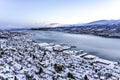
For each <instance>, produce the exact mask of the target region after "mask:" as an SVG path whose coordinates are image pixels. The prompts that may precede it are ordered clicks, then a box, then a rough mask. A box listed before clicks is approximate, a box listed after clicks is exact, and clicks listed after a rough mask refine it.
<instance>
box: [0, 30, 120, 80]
mask: <svg viewBox="0 0 120 80" xmlns="http://www.w3.org/2000/svg"><path fill="white" fill-rule="evenodd" d="M0 35H2V37H1V38H0V44H1V45H0V49H1V50H0V51H1V52H0V53H1V54H0V56H1V58H0V79H8V80H13V79H17V80H27V79H28V80H29V79H31V80H37V79H46V80H61V79H62V80H69V79H73V80H88V79H89V80H100V79H101V80H113V79H114V80H119V79H120V64H119V63H118V62H113V61H108V60H104V59H101V58H99V57H96V56H93V55H89V54H87V53H85V52H84V51H82V50H80V51H72V50H71V47H69V46H65V45H58V44H54V43H51V44H48V43H38V42H36V41H34V40H31V39H30V38H29V37H30V36H29V35H28V34H24V33H19V32H10V31H3V32H2V31H1V34H0Z"/></svg>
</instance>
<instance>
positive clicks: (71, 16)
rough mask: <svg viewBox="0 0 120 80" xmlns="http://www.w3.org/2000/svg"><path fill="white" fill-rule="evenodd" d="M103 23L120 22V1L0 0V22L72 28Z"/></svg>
mask: <svg viewBox="0 0 120 80" xmlns="http://www.w3.org/2000/svg"><path fill="white" fill-rule="evenodd" d="M103 19H107V20H109V19H120V0H0V21H1V22H2V21H3V22H9V23H22V24H44V23H61V24H76V23H87V22H91V21H96V20H103Z"/></svg>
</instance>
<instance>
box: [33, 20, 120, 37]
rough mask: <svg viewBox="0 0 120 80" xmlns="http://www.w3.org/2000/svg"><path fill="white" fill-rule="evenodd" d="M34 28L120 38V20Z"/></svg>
mask: <svg viewBox="0 0 120 80" xmlns="http://www.w3.org/2000/svg"><path fill="white" fill-rule="evenodd" d="M31 29H32V30H52V31H62V32H68V33H76V34H93V35H97V36H103V37H115V38H120V20H98V21H94V22H90V23H85V24H73V25H65V26H64V25H62V26H57V27H49V26H48V27H47V28H44V27H43V28H31Z"/></svg>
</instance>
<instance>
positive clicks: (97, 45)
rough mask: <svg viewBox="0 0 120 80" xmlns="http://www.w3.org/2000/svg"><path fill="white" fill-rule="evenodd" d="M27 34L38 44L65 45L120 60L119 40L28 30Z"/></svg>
mask: <svg viewBox="0 0 120 80" xmlns="http://www.w3.org/2000/svg"><path fill="white" fill-rule="evenodd" d="M25 32H26V31H25ZM27 32H28V33H33V34H34V35H33V36H32V38H33V39H35V40H37V41H39V42H47V43H56V44H67V45H69V46H76V47H77V48H76V49H77V50H81V49H82V50H84V51H85V52H87V53H88V54H92V55H96V56H98V57H101V58H103V59H107V60H112V61H118V60H120V39H115V38H104V37H99V36H93V35H83V34H70V33H64V32H56V31H34V30H28V31H27Z"/></svg>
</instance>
